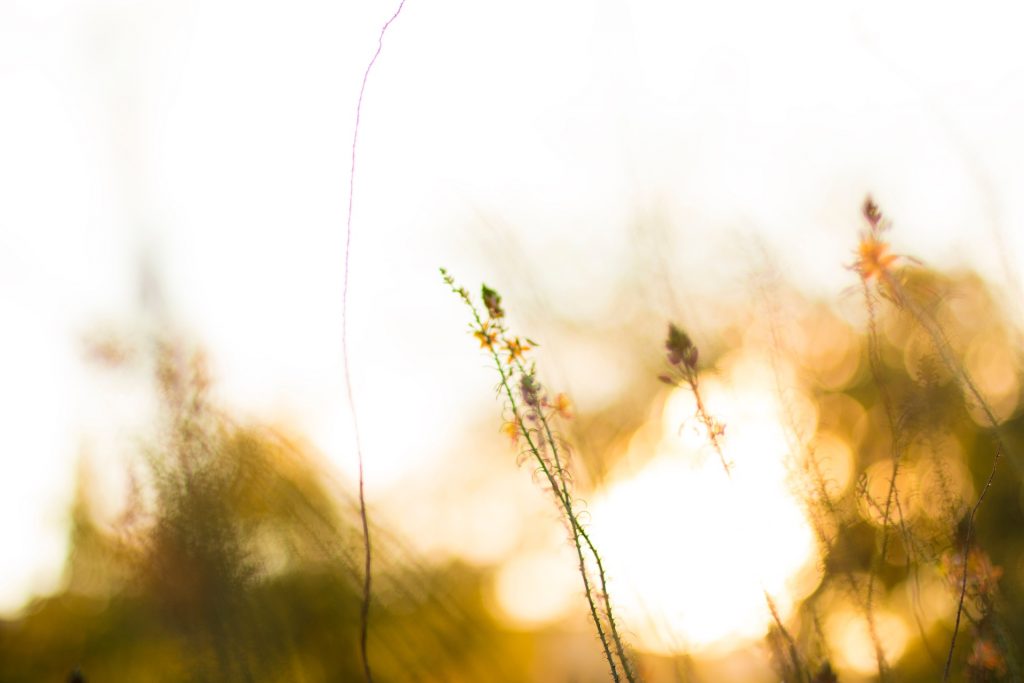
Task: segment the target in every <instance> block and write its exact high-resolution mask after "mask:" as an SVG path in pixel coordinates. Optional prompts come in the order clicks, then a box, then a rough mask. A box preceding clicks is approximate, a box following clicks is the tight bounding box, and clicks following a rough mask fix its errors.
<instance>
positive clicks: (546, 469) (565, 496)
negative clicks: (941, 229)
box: [441, 269, 634, 683]
mask: <svg viewBox="0 0 1024 683" xmlns="http://www.w3.org/2000/svg"><path fill="white" fill-rule="evenodd" d="M441 272H442V274H443V275H444V277H445V281H446V282H447V283H448V284H449V285H450V286H451V287H452V289H453V291H454V292H455V293H456V294H458V295H459V296H460V297H461V298H462V300H463V301H464V302H465V304H466V305H467V306H468V307H469V309H470V311H471V312H472V314H473V320H474V322H475V323H476V327H477V329H479V330H483V329H485V328H486V326H485V324H484V321H483V319H482V318H481V317H480V313H479V311H478V310H477V308H476V305H475V304H474V303H473V302H472V300H471V299H470V298H469V294H468V293H467V292H466V291H465V290H464V289H461V288H457V287H455V285H454V283H453V281H452V280H451V278H450V276H449V275H448V274H447V272H446V271H445V270H444V269H442V271H441ZM486 348H487V349H488V352H489V354H490V356H491V359H492V360H493V361H494V366H495V368H496V369H497V370H498V376H499V378H500V382H499V384H500V386H501V389H502V390H503V391H504V393H505V397H506V398H507V399H508V402H509V406H510V408H511V409H512V415H513V418H514V420H515V422H516V425H517V427H518V430H519V433H521V434H522V435H523V437H524V439H525V440H526V444H527V450H528V451H529V452H530V453H531V454H532V455H533V458H534V460H536V462H537V464H538V466H539V467H540V469H541V472H542V473H543V474H544V477H545V479H546V480H547V482H548V484H549V486H550V487H551V490H552V493H553V494H554V495H555V498H556V500H557V501H558V503H559V506H560V509H561V510H562V512H563V513H564V514H565V516H566V519H567V520H568V521H569V526H570V529H571V530H572V536H573V546H574V548H575V550H576V557H577V559H578V560H579V567H580V577H581V578H582V580H583V590H584V594H585V597H586V599H587V605H588V607H589V608H590V616H591V619H592V620H593V622H594V628H595V629H596V630H597V636H598V639H599V640H600V641H601V648H602V650H603V651H604V655H605V660H606V661H607V663H608V669H609V671H610V673H611V675H612V680H613V681H614V682H615V683H621V680H622V679H621V675H620V673H619V668H618V666H616V664H615V656H614V655H613V654H612V650H611V645H610V644H609V641H608V634H607V633H605V628H604V625H603V624H602V623H601V616H600V614H599V612H598V608H597V603H596V602H595V600H594V588H593V586H591V583H590V577H589V575H588V573H587V565H586V555H585V553H584V551H583V545H582V544H581V543H580V538H581V537H583V538H587V537H586V534H585V532H583V533H581V531H582V525H581V524H580V522H579V520H578V519H577V517H576V515H575V514H574V513H573V511H572V500H571V497H570V496H569V493H568V488H567V485H566V483H565V476H564V472H563V471H562V467H561V463H560V461H559V460H556V461H555V466H556V468H557V470H556V472H557V476H556V473H555V472H552V468H551V467H550V466H549V465H548V463H547V461H546V460H545V459H544V457H543V456H542V455H541V452H540V447H539V446H538V445H537V444H536V443H535V442H534V439H533V436H532V434H531V431H530V429H529V428H528V427H527V425H526V421H525V418H524V417H523V414H522V411H521V410H520V409H519V403H518V402H517V401H516V399H515V394H514V392H513V391H512V385H511V382H510V380H511V374H510V373H508V372H506V371H505V366H504V365H503V364H502V361H501V357H500V356H498V352H497V350H496V349H495V348H494V345H493V344H488V345H486ZM518 367H519V368H520V370H521V371H522V365H521V364H520V365H519V366H518ZM539 412H540V411H538V413H539ZM548 433H549V434H550V432H548ZM555 457H556V458H557V454H556V455H555ZM588 547H590V548H593V545H592V544H590V543H589V539H588ZM594 555H595V556H596V551H594ZM603 574H604V572H603V568H602V569H601V575H602V585H603ZM605 600H606V601H607V593H606V594H605ZM606 604H607V602H606ZM624 661H625V660H623V662H624ZM628 680H629V681H630V682H631V683H632V682H633V681H634V679H633V678H629V679H628Z"/></svg>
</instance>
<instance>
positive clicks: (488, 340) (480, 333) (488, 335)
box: [473, 323, 498, 349]
mask: <svg viewBox="0 0 1024 683" xmlns="http://www.w3.org/2000/svg"><path fill="white" fill-rule="evenodd" d="M473 336H474V337H476V338H477V339H478V340H479V341H480V348H481V349H489V348H491V347H492V346H494V342H496V341H498V333H497V332H494V331H493V330H491V327H490V325H488V324H487V323H484V324H483V327H481V328H480V329H479V330H477V331H476V332H474V333H473Z"/></svg>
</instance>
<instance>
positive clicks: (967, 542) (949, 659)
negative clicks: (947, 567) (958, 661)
mask: <svg viewBox="0 0 1024 683" xmlns="http://www.w3.org/2000/svg"><path fill="white" fill-rule="evenodd" d="M999 455H1000V453H999V451H996V455H995V458H994V459H993V460H992V470H991V471H990V472H989V473H988V480H987V481H986V482H985V486H984V487H983V488H982V489H981V493H980V494H979V495H978V500H976V501H975V503H974V507H972V508H971V514H970V517H969V518H968V520H967V533H966V534H965V538H964V551H963V556H962V560H961V565H962V566H961V569H962V571H963V576H962V577H961V578H960V599H959V601H958V602H957V606H956V620H955V621H954V622H953V636H952V637H951V638H950V639H949V652H947V653H946V667H945V669H944V670H943V672H942V681H943V683H946V681H948V680H949V670H950V666H951V665H952V664H953V650H954V649H955V648H956V636H957V633H958V632H959V631H960V616H961V615H962V614H963V611H964V598H965V597H966V595H967V556H968V553H969V552H970V549H971V532H972V531H973V529H974V516H975V515H976V514H977V513H978V508H979V507H981V501H983V500H984V499H985V494H986V493H988V490H989V488H991V487H992V480H993V479H994V478H995V476H996V468H997V467H998V466H999Z"/></svg>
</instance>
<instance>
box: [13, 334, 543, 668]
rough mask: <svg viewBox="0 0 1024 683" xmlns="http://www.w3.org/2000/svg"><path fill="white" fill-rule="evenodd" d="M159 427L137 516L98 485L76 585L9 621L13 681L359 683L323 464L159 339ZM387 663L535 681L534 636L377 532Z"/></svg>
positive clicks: (336, 505) (78, 519)
mask: <svg viewBox="0 0 1024 683" xmlns="http://www.w3.org/2000/svg"><path fill="white" fill-rule="evenodd" d="M155 361H156V362H155V364H154V365H155V369H156V377H157V379H158V382H157V385H158V387H159V390H160V393H161V397H162V404H161V405H162V416H161V418H162V424H161V426H160V429H159V437H158V438H157V439H155V440H154V442H153V444H152V446H151V448H150V450H149V451H148V452H146V453H145V457H144V458H143V461H144V462H145V465H146V466H145V468H144V474H143V475H141V476H134V477H133V478H132V487H131V493H130V495H129V496H128V502H127V505H126V507H125V510H124V513H123V515H122V516H121V517H120V518H119V519H118V520H116V521H115V522H114V523H106V522H102V521H99V519H98V515H97V514H96V512H95V510H94V504H93V497H94V496H95V495H97V494H96V492H94V491H93V490H91V485H90V482H89V480H88V477H86V476H83V477H82V478H81V480H80V483H79V489H78V494H77V497H76V500H75V504H74V507H73V514H72V530H71V535H72V539H71V541H72V542H71V548H72V550H71V553H70V556H69V558H68V562H67V567H66V581H65V585H66V587H65V589H64V590H63V591H62V592H60V593H59V594H57V595H53V596H50V597H47V598H44V599H40V600H36V601H35V602H34V603H32V604H31V605H29V606H28V607H27V608H26V610H25V611H24V614H23V615H22V616H21V617H20V618H17V619H14V620H10V621H0V680H2V681H5V682H8V683H17V682H21V681H25V682H26V683H27V682H30V681H31V682H33V683H36V682H38V681H63V680H68V679H69V676H70V675H71V672H73V671H75V670H78V671H80V672H81V674H82V676H83V678H84V680H87V681H130V680H135V681H255V680H259V681H344V680H358V679H359V678H360V677H361V672H362V669H361V665H360V663H359V658H358V651H357V648H358V619H359V617H358V613H359V603H360V585H361V584H360V580H361V576H360V570H359V569H358V568H357V567H358V564H357V562H356V560H355V559H354V558H353V553H356V554H358V552H359V548H360V546H359V543H360V536H359V532H358V530H357V526H356V516H355V515H356V513H355V510H354V507H353V505H352V503H351V501H348V500H346V499H345V498H344V497H343V495H342V494H341V493H339V491H338V490H336V487H332V486H331V485H330V482H329V479H328V478H327V477H326V476H325V474H324V470H323V468H321V467H320V466H319V464H318V463H317V462H316V461H315V460H314V459H313V458H312V457H311V456H310V455H309V454H308V452H306V451H304V450H303V449H302V448H299V447H298V446H297V445H296V444H294V443H291V442H289V441H288V440H287V439H286V438H284V437H283V436H282V435H280V434H278V433H276V432H275V431H274V430H271V429H269V428H265V427H260V426H252V425H238V424H236V423H235V422H233V421H232V420H231V419H230V418H229V417H228V416H226V415H224V414H222V413H220V412H219V411H218V410H217V409H216V408H215V407H214V406H212V405H211V404H210V402H209V400H208V391H207V386H206V385H207V382H206V379H205V377H206V375H205V372H204V370H203V367H202V363H201V358H200V357H199V356H192V357H190V358H184V357H183V355H182V353H181V351H180V349H179V348H176V347H173V346H171V345H166V344H164V345H160V346H159V348H158V350H157V352H156V353H155ZM374 533H375V538H376V539H378V540H377V541H376V546H377V547H378V550H377V556H376V558H375V559H376V562H375V567H376V573H375V579H376V583H375V585H376V586H377V592H376V594H375V596H374V604H373V612H372V635H371V642H370V647H371V656H373V661H374V668H375V670H376V672H377V678H378V679H379V680H381V681H389V680H391V681H399V680H400V681H407V680H409V681H412V680H436V681H442V680H443V681H459V680H464V681H478V680H506V681H516V680H523V678H524V673H523V671H522V666H521V664H520V663H521V662H522V661H524V658H523V657H522V656H513V655H515V653H516V652H517V650H516V648H521V647H529V643H528V642H523V641H518V642H517V641H516V640H515V638H513V637H511V636H508V635H507V634H504V633H503V632H501V631H500V630H499V628H498V627H497V625H496V624H495V623H494V621H493V619H492V618H491V617H490V616H489V613H488V612H487V611H486V610H485V608H484V605H483V602H482V597H481V596H482V595H483V591H482V590H481V589H480V583H481V581H482V579H483V577H482V576H481V574H480V572H479V571H475V570H471V569H469V568H468V567H464V566H459V565H450V566H443V567H432V568H424V567H422V566H419V565H418V563H417V562H416V561H415V558H412V557H410V556H409V554H408V553H406V552H405V551H404V550H403V549H402V547H401V546H400V544H399V543H398V542H397V541H396V540H395V539H394V538H393V537H391V536H390V535H389V534H388V533H387V531H386V530H384V529H380V528H377V529H375V532H374Z"/></svg>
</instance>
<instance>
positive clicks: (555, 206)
mask: <svg viewBox="0 0 1024 683" xmlns="http://www.w3.org/2000/svg"><path fill="white" fill-rule="evenodd" d="M395 4H396V3H394V2H392V1H391V0H387V1H384V0H372V1H371V0H360V1H358V2H354V1H352V0H348V1H347V2H338V1H337V0H335V1H333V2H326V1H314V0H296V1H293V2H289V3H270V2H251V1H250V2H242V1H241V0H204V1H203V2H198V1H188V0H92V1H84V0H83V1H81V2H74V1H72V0H4V1H3V2H0V319H2V320H3V321H4V327H3V329H4V331H5V333H4V334H3V335H0V378H2V380H0V434H2V435H3V443H4V445H5V447H6V448H5V454H4V456H3V457H4V460H3V464H2V468H3V469H2V470H0V472H2V474H0V548H3V553H2V554H0V587H2V592H0V610H3V609H11V608H14V607H16V606H17V605H19V604H20V603H21V602H22V601H23V600H24V598H25V597H26V596H27V595H29V594H30V593H32V592H33V591H45V590H47V589H49V588H51V587H52V586H53V585H54V581H55V580H56V577H58V575H59V569H60V564H61V561H62V559H63V552H64V545H63V543H64V534H65V529H64V526H63V524H64V521H63V520H64V519H65V515H66V508H67V502H68V496H69V491H70V486H71V483H72V481H73V477H74V473H75V469H74V468H75V465H74V463H75V462H76V459H77V457H78V456H79V454H80V453H81V449H82V448H83V446H88V445H89V444H94V445H95V444H97V443H103V441H102V435H103V434H106V433H109V432H110V431H111V430H112V429H114V428H115V427H116V426H117V425H123V424H125V423H124V420H128V419H129V418H130V416H131V415H132V414H133V407H132V401H134V400H138V399H137V398H135V399H132V398H129V399H125V398H124V397H121V399H120V400H118V399H117V393H118V392H124V390H125V389H124V387H123V386H121V385H118V384H116V383H113V384H111V383H110V382H109V381H105V380H101V379H99V378H98V377H97V375H96V373H95V372H91V371H89V370H88V369H87V368H86V367H85V366H84V364H83V362H82V360H81V353H80V349H79V347H78V340H79V339H80V337H81V335H82V334H83V333H84V332H85V331H87V330H89V329H90V328H91V327H93V326H94V325H96V324H103V323H109V324H117V323H120V322H130V321H131V320H132V317H133V316H134V315H136V314H137V313H138V295H137V292H138V271H139V263H140V255H141V254H143V253H149V254H152V255H153V259H154V262H155V264H156V268H157V271H158V273H159V275H160V282H161V286H162V287H163V291H164V293H165V295H166V298H167V300H168V304H169V308H170V311H171V315H172V317H173V318H174V320H175V321H176V323H177V324H178V325H179V326H180V327H181V328H183V329H185V330H187V331H188V332H189V333H190V334H191V335H193V337H194V339H196V340H199V341H201V342H202V343H203V344H204V345H205V346H206V347H207V348H208V349H209V351H210V355H211V359H212V362H213V368H214V373H215V375H216V376H217V378H218V379H219V387H220V390H221V392H222V394H223V396H224V398H225V400H226V401H227V402H228V403H229V405H231V406H233V407H235V408H236V409H238V410H240V411H243V412H245V413H249V414H253V415H257V416H279V415H282V414H284V415H288V416H290V417H291V418H292V419H293V420H294V421H295V422H296V423H297V424H298V426H299V427H301V428H303V429H305V430H306V431H307V432H308V433H309V434H310V435H311V437H312V438H313V439H314V440H315V442H316V443H318V444H319V445H320V446H321V447H322V448H323V449H324V450H325V451H326V452H327V453H328V455H329V456H330V457H331V458H332V459H333V461H334V462H336V463H337V464H338V466H339V467H340V468H341V470H342V471H343V472H351V471H352V469H353V466H354V460H353V458H352V457H351V449H350V433H349V428H348V426H347V424H348V423H347V421H348V417H347V413H346V412H345V411H344V402H343V399H342V396H343V392H342V387H343V385H342V378H341V371H340V367H341V364H340V299H341V281H342V280H341V273H342V265H341V264H342V260H341V259H342V251H343V245H344V217H345V206H346V200H347V188H348V163H349V145H350V143H351V136H352V125H353V121H354V104H355V98H356V95H357V93H358V88H359V82H360V80H361V77H362V70H363V68H364V67H365V65H366V62H367V60H368V59H369V57H370V56H371V55H372V53H373V50H374V48H375V46H376V40H377V35H378V33H379V30H380V26H381V24H382V23H383V22H384V21H385V20H386V19H387V17H388V16H390V15H391V13H392V12H393V10H394V7H395ZM1017 11H1018V10H1017V9H1016V8H1015V4H1014V3H1009V2H987V3H986V2H977V3H970V4H965V3H941V2H918V3H915V2H908V3H894V2H891V0H890V1H887V2H880V1H872V2H864V1H859V2H843V3H840V2H836V3H822V2H794V1H780V2H773V3H764V2H758V1H756V0H751V1H749V2H748V1H739V0H724V1H718V2H701V3H694V2H655V1H654V0H631V1H630V2H623V1H620V2H611V0H598V1H596V2H583V1H582V0H520V1H519V2H515V3H486V2H480V1H479V0H433V1H431V0H408V2H407V4H406V7H405V10H404V12H403V14H402V16H401V17H400V18H399V19H398V20H397V21H396V22H395V24H394V25H393V26H392V29H391V30H390V31H389V33H388V35H387V37H386V38H385V46H384V51H383V53H382V55H381V57H380V59H379V60H378V63H377V66H376V68H375V72H374V73H373V75H372V76H371V80H370V84H369V87H368V90H367V95H366V102H365V105H364V110H363V128H362V131H361V133H360V149H359V154H360V156H359V169H358V172H357V179H356V209H355V225H354V229H355V236H354V244H353V250H354V251H353V264H352V265H353V267H352V291H351V316H352V317H351V321H352V333H351V334H352V354H353V363H354V366H355V383H356V384H355V386H356V391H357V395H358V398H359V401H360V404H361V406H360V409H361V413H362V414H363V416H364V418H365V421H366V428H365V430H366V438H365V450H366V455H367V458H368V473H369V481H370V488H371V492H377V493H375V495H379V492H380V491H382V490H386V489H387V488H388V486H389V484H391V483H394V482H396V481H397V480H398V477H399V475H400V474H402V473H406V474H407V473H409V472H415V471H418V470H417V468H423V467H425V466H426V465H427V464H429V462H430V458H431V457H432V456H431V454H432V453H435V452H437V451H438V450H439V449H440V448H442V447H443V446H444V444H445V443H446V441H449V440H450V439H452V438H453V435H454V434H455V433H456V431H455V430H457V428H458V424H459V423H458V416H460V415H464V414H466V413H467V411H472V410H475V409H476V407H477V405H478V404H480V403H481V401H482V399H484V398H488V394H487V392H488V391H489V388H490V386H491V384H492V379H491V378H490V376H489V374H487V373H486V371H485V370H483V369H482V368H481V367H480V365H481V364H480V363H477V362H475V360H476V359H474V358H473V357H472V353H471V352H472V346H471V344H469V343H467V340H466V339H465V337H464V335H463V331H464V316H463V311H462V310H461V309H460V308H459V307H458V305H457V304H456V303H455V302H454V301H453V300H452V298H451V295H450V294H449V293H448V292H446V291H445V288H444V287H443V286H442V285H441V284H440V281H439V278H438V275H437V267H438V266H439V265H447V266H449V267H450V268H451V269H452V270H453V272H454V273H455V274H456V275H457V276H458V277H459V278H460V280H462V281H463V282H464V283H466V284H468V285H472V284H475V283H477V282H479V281H480V280H481V279H487V280H488V281H489V282H491V284H494V285H497V286H499V287H503V286H505V285H511V286H514V285H515V284H516V283H512V282H509V283H503V282H494V281H492V280H493V277H492V275H493V273H491V272H489V271H488V265H487V264H486V263H485V262H484V261H483V260H482V259H481V258H480V254H481V252H482V251H483V249H482V247H481V244H480V241H481V239H483V238H481V237H480V229H479V227H478V226H479V225H481V221H483V220H484V219H486V220H487V221H489V223H490V224H494V225H499V226H503V228H501V229H504V230H507V231H508V233H509V234H510V235H511V236H512V238H514V239H515V240H518V241H520V242H521V243H522V244H523V245H525V249H526V251H527V253H529V254H530V257H531V259H532V263H533V266H534V267H533V270H534V272H538V273H542V274H544V275H543V276H542V277H543V281H542V282H541V283H538V286H539V287H544V288H549V287H553V286H555V285H557V287H558V289H557V291H553V292H551V293H550V294H549V296H550V297H551V298H554V299H556V300H557V299H561V300H563V301H570V302H572V301H583V300H585V298H586V297H587V296H588V294H589V293H593V292H597V293H598V294H600V293H601V292H603V291H606V289H607V287H608V286H609V285H608V282H609V281H610V280H609V278H607V277H606V275H607V273H608V272H610V271H613V270H614V264H615V259H616V258H617V256H618V255H619V254H620V253H622V251H623V249H624V247H625V245H626V243H627V240H628V239H630V237H629V236H630V234H631V233H630V232H629V230H628V229H627V228H628V227H629V226H630V224H631V222H632V221H635V220H636V218H637V216H638V215H644V214H645V212H646V213H650V212H652V211H653V212H658V213H660V214H662V215H664V216H667V217H668V220H669V221H670V223H671V226H672V228H673V234H674V238H675V239H674V247H673V250H672V251H670V252H669V253H667V254H665V256H666V259H667V262H668V263H669V264H670V266H671V267H672V268H673V269H674V270H676V271H677V272H678V273H679V274H680V275H679V276H678V277H679V278H680V281H681V282H682V283H683V284H684V285H687V286H688V287H689V291H693V292H695V293H696V294H697V296H699V295H700V293H702V292H709V291H715V290H716V288H721V287H723V286H725V285H726V284H727V278H728V277H730V276H731V274H734V273H735V272H736V268H737V266H736V265H735V264H734V262H735V261H736V260H737V257H739V256H741V255H743V254H748V253H749V251H748V249H747V247H748V246H749V243H750V242H751V241H756V240H761V241H763V242H765V243H767V244H769V245H770V246H772V247H774V248H776V249H777V250H778V252H779V257H780V259H781V261H782V263H783V265H784V266H785V267H786V269H787V273H788V274H789V275H790V276H791V277H792V278H794V279H795V280H796V281H797V282H799V283H800V284H802V285H804V286H807V287H809V288H814V289H816V290H817V291H820V292H823V293H825V294H826V295H829V296H832V295H834V294H835V293H836V292H838V291H840V290H841V289H842V288H844V287H846V286H848V285H849V284H851V281H850V277H849V274H848V273H847V272H845V271H843V269H842V268H841V267H839V264H842V263H846V262H849V261H850V250H851V248H852V246H853V244H854V240H855V232H856V230H857V229H858V227H859V224H858V220H857V213H856V211H857V208H858V206H859V202H860V200H861V198H862V197H863V195H864V194H865V192H867V191H871V192H873V193H874V194H875V195H876V197H877V198H878V199H879V200H880V201H881V203H882V206H883V209H885V210H886V211H887V212H888V213H889V214H890V215H892V216H893V217H894V218H895V220H896V228H897V232H896V233H895V234H894V238H893V241H894V243H895V245H896V247H897V250H904V251H912V252H913V253H914V254H915V255H917V256H919V257H921V258H922V259H924V260H926V261H928V262H929V263H933V264H936V265H939V266H950V265H963V264H968V265H974V266H976V267H980V268H983V269H985V270H986V271H987V272H989V273H992V274H993V275H994V276H995V277H996V279H997V280H1000V279H1001V280H1003V281H1005V279H1006V273H1005V271H1004V270H1003V263H1002V261H1001V260H1000V257H1001V256H1005V257H1006V262H1007V264H1008V265H1009V266H1010V268H1011V269H1012V270H1011V272H1016V269H1019V267H1020V265H1021V261H1022V258H1024V235H1022V231H1021V229H1020V226H1021V225H1022V219H1024V193H1022V192H1020V191H1019V188H1020V187H1021V186H1022V181H1024V161H1022V160H1024V132H1022V127H1021V123H1020V122H1021V121H1022V120H1024V50H1022V49H1021V47H1020V38H1019V28H1020V26H1021V25H1022V22H1021V17H1020V16H1017V15H1016V12H1017ZM744 265H745V264H740V268H742V267H743V266H744ZM658 333H659V334H660V329H659V330H658ZM460 387H469V388H468V389H466V390H462V389H460ZM396 425H399V426H400V428H396Z"/></svg>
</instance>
